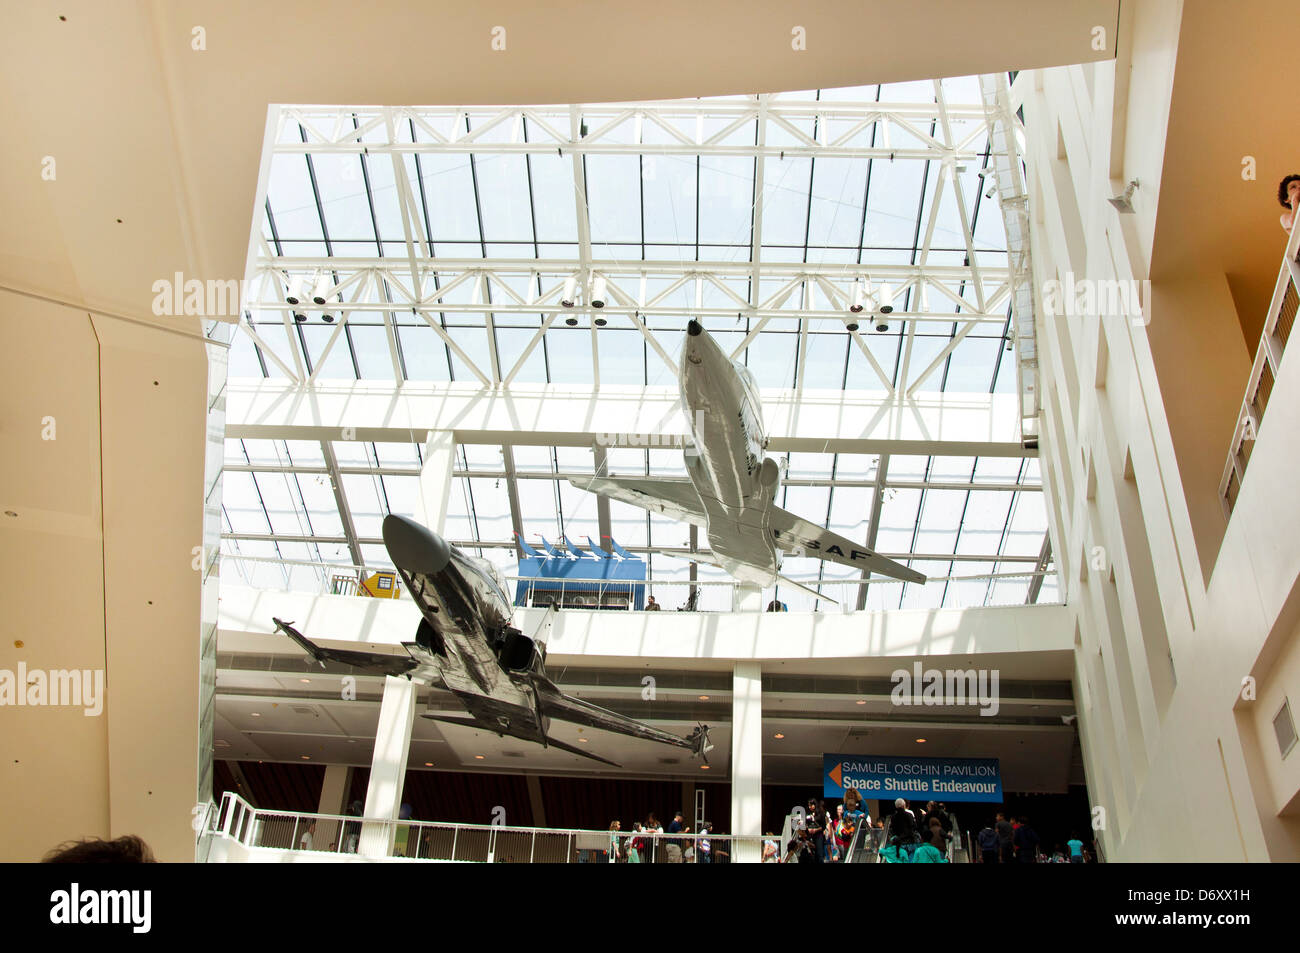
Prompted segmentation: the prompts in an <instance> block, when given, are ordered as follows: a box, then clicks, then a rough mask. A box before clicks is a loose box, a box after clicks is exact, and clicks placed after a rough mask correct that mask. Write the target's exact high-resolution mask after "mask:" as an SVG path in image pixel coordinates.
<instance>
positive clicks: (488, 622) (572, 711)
mask: <svg viewBox="0 0 1300 953" xmlns="http://www.w3.org/2000/svg"><path fill="white" fill-rule="evenodd" d="M384 545H385V546H386V547H387V548H388V554H389V555H390V556H391V557H392V559H393V565H394V566H396V567H397V571H398V572H399V573H401V575H402V579H403V580H405V582H406V585H407V588H408V589H409V590H410V593H411V595H412V596H413V597H414V598H415V602H416V604H417V605H418V606H419V607H420V613H421V614H422V615H423V616H424V618H423V620H422V621H421V622H420V626H419V628H418V629H417V630H416V633H415V641H414V642H403V643H402V647H403V649H405V652H404V653H403V654H400V655H398V654H390V653H385V652H365V651H357V650H351V649H331V648H325V647H322V646H319V645H317V644H315V643H314V642H312V641H310V640H309V639H307V638H306V637H305V636H304V635H303V634H302V633H301V632H299V631H298V630H297V629H295V628H294V627H293V623H291V622H282V621H280V620H279V619H274V620H273V621H274V622H275V626H276V629H277V630H278V631H281V632H283V633H284V634H285V635H287V636H289V638H291V639H293V641H294V642H296V643H297V644H298V645H299V646H301V647H302V648H303V649H304V650H305V651H306V652H307V654H308V655H309V656H311V657H312V658H313V659H314V660H315V661H317V662H318V663H320V665H321V667H322V668H323V667H324V665H325V662H326V661H333V662H340V663H343V664H346V665H352V666H354V667H356V668H360V669H365V670H368V671H372V672H376V673H380V674H384V675H392V676H405V677H407V678H409V679H411V680H413V681H417V682H420V683H422V684H426V685H436V686H441V687H443V688H446V689H447V690H448V691H450V692H451V693H452V694H453V695H454V696H455V697H456V699H457V700H458V701H459V702H460V703H461V705H463V706H464V708H465V711H466V712H467V713H468V716H467V717H464V716H455V715H443V714H438V713H434V712H428V711H426V712H425V713H424V717H425V718H431V719H434V720H435V721H443V722H448V723H450V724H453V725H464V726H467V727H472V728H481V729H484V730H486V731H491V732H494V733H495V734H497V735H499V736H502V737H504V736H505V735H510V736H511V737H513V738H520V739H523V740H524V741H533V742H536V743H538V744H540V745H542V746H543V747H554V748H559V749H561V750H562V751H568V752H571V753H572V754H577V755H582V756H583V757H584V758H591V759H592V760H594V761H600V762H603V763H604V764H611V765H614V766H615V767H618V765H617V764H615V762H613V761H609V760H608V759H606V758H602V757H599V756H598V755H594V754H591V753H590V752H588V751H583V750H582V749H580V748H578V747H575V746H574V745H570V744H566V743H565V742H562V741H558V740H556V739H555V738H552V737H551V736H550V727H549V726H550V721H551V719H552V718H558V719H560V720H561V721H568V722H573V723H574V724H579V725H587V726H589V727H592V728H600V729H603V730H605V731H615V732H618V733H620V734H624V735H631V736H632V737H634V738H644V739H647V740H649V741H658V742H661V743H662V744H668V745H675V746H676V747H679V748H688V749H690V751H691V753H692V754H693V755H695V756H697V757H700V758H705V760H706V761H707V758H706V757H705V756H706V755H707V753H708V752H709V751H710V750H711V748H712V746H711V745H710V744H709V729H708V726H707V725H700V726H699V727H697V728H696V729H695V730H694V731H692V732H691V734H690V735H688V736H687V737H685V738H682V737H678V736H677V735H674V734H670V733H669V732H666V731H660V730H659V729H658V728H652V727H650V726H649V725H645V724H642V723H641V722H639V721H635V720H634V719H631V718H628V717H626V716H624V715H620V714H618V713H617V712H612V711H609V710H607V709H604V708H601V707H599V706H597V705H593V704H591V703H590V702H585V701H583V700H581V699H579V698H573V697H571V696H569V695H565V694H564V693H563V692H561V691H560V690H559V688H557V687H556V685H555V683H554V682H553V681H551V679H550V678H548V677H547V675H546V669H545V662H546V645H545V643H544V642H542V641H541V640H540V639H539V638H537V637H533V638H530V637H528V636H527V635H525V634H524V633H523V632H521V631H520V630H519V629H517V628H515V626H514V624H513V615H514V613H513V605H512V602H511V600H510V598H509V596H508V595H507V588H506V583H505V579H504V578H503V577H502V576H501V573H500V570H498V569H497V568H496V567H495V566H493V565H492V564H491V563H489V562H487V561H486V560H475V559H471V558H470V557H468V556H466V555H465V554H464V553H462V552H460V550H458V549H456V547H454V546H452V545H451V544H450V543H448V542H447V541H446V540H445V539H443V538H442V537H441V536H439V535H438V534H437V533H433V532H431V531H429V530H428V529H426V528H425V527H423V526H421V525H420V524H418V523H416V522H414V521H413V520H409V519H406V518H405V517H402V516H393V515H389V516H387V517H385V518H384ZM554 611H555V610H554V609H553V608H552V609H550V610H548V613H553V612H554ZM550 618H551V616H550V615H549V614H548V616H547V622H546V623H545V624H546V625H548V626H549V622H550Z"/></svg>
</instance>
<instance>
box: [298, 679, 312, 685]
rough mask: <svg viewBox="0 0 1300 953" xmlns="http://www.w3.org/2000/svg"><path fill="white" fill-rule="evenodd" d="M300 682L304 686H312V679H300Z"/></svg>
mask: <svg viewBox="0 0 1300 953" xmlns="http://www.w3.org/2000/svg"><path fill="white" fill-rule="evenodd" d="M298 681H300V682H302V683H303V684H304V685H310V684H311V679H310V678H300V679H298Z"/></svg>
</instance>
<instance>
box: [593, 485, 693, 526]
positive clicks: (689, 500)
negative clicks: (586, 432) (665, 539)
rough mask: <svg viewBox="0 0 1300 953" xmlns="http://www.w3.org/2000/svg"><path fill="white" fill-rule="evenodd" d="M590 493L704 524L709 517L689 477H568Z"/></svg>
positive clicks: (676, 518) (685, 521) (672, 517)
mask: <svg viewBox="0 0 1300 953" xmlns="http://www.w3.org/2000/svg"><path fill="white" fill-rule="evenodd" d="M569 482H570V483H572V484H573V485H574V486H576V487H577V488H578V489H580V490H586V491H588V492H589V493H599V494H600V495H601V496H607V497H609V498H610V499H612V500H618V501H619V502H621V503H630V504H631V505H633V506H639V507H641V508H642V509H646V510H653V511H654V512H656V513H662V514H663V515H664V516H667V517H668V518H669V519H674V520H680V521H681V522H683V523H694V524H695V525H696V526H703V527H707V526H708V525H709V521H708V518H707V517H706V516H705V515H704V507H703V506H701V505H700V497H699V494H698V493H696V492H695V485H694V484H693V483H691V481H690V480H677V479H663V478H660V479H655V478H653V477H638V478H628V477H590V478H587V479H583V480H570V481H569Z"/></svg>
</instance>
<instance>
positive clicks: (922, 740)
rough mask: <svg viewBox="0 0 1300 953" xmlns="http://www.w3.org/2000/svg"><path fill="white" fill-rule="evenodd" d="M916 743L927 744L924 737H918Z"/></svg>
mask: <svg viewBox="0 0 1300 953" xmlns="http://www.w3.org/2000/svg"><path fill="white" fill-rule="evenodd" d="M916 743H917V744H918V745H923V744H925V739H924V738H917V739H916Z"/></svg>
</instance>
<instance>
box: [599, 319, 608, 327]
mask: <svg viewBox="0 0 1300 953" xmlns="http://www.w3.org/2000/svg"><path fill="white" fill-rule="evenodd" d="M607 324H609V322H608V321H606V320H605V319H604V318H597V319H596V327H598V328H603V327H604V326H605V325H607Z"/></svg>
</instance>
